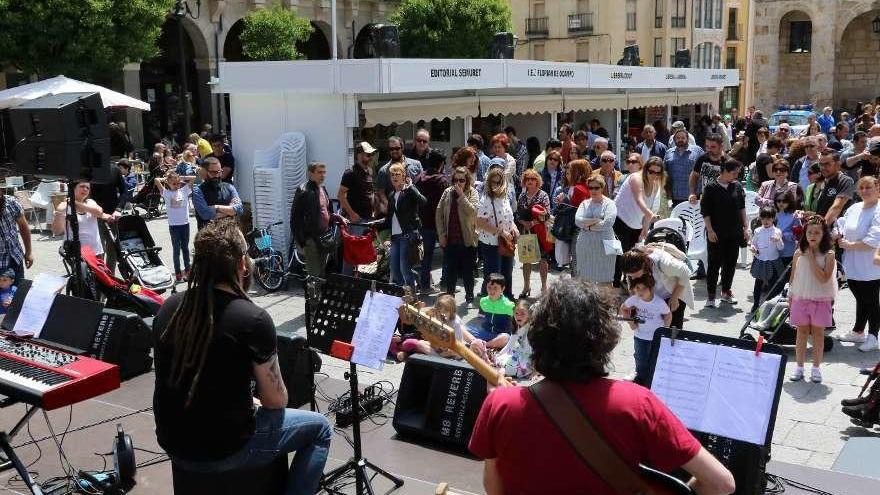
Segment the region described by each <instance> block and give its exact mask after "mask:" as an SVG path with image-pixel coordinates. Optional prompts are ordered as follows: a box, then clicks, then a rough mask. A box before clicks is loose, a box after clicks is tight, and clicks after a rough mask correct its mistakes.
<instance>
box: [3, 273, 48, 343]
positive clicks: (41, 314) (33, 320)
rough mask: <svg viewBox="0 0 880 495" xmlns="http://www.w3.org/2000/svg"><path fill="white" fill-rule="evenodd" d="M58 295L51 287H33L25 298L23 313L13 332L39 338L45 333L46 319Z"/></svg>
mask: <svg viewBox="0 0 880 495" xmlns="http://www.w3.org/2000/svg"><path fill="white" fill-rule="evenodd" d="M56 295H57V292H56V291H54V290H53V289H52V286H51V285H36V284H34V285H32V286H31V288H30V290H28V293H27V295H26V296H25V297H24V303H23V304H22V305H21V311H20V312H19V313H18V319H16V320H15V326H14V327H12V331H13V332H15V334H16V335H22V336H24V335H32V336H33V337H34V338H38V337H39V336H40V333H42V331H43V325H45V324H46V318H48V317H49V310H50V309H52V302H53V301H54V300H55V296H56Z"/></svg>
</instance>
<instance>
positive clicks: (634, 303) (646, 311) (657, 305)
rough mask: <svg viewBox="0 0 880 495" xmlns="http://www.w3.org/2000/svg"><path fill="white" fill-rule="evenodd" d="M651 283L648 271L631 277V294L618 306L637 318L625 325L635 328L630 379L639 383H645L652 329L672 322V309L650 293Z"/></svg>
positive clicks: (652, 334) (652, 286)
mask: <svg viewBox="0 0 880 495" xmlns="http://www.w3.org/2000/svg"><path fill="white" fill-rule="evenodd" d="M654 284H655V282H654V276H653V275H651V273H650V272H645V273H644V274H642V276H641V277H637V278H634V279H632V280H631V281H630V287H631V288H632V290H633V293H634V294H633V295H632V296H630V297H629V298H628V299H627V300H626V301H624V303H623V304H622V305H621V306H620V314H621V315H623V316H624V317H629V318H634V319H635V318H638V319H639V321H638V322H636V321H630V322H629V326H630V328H632V329H633V330H635V331H636V334H635V338H634V339H633V345H634V351H635V352H634V355H633V357H634V358H635V361H636V377H635V380H633V381H634V382H636V383H638V384H640V385H645V384H646V380H647V373H648V360H649V358H650V356H651V342H652V341H653V340H654V332H655V331H656V330H657V329H658V328H660V327H661V326H665V327H668V326H669V325H670V324H671V323H672V312H671V311H670V310H669V306H668V305H667V304H666V301H664V300H663V298H661V297H657V296H656V295H654Z"/></svg>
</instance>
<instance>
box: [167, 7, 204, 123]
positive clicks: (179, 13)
mask: <svg viewBox="0 0 880 495" xmlns="http://www.w3.org/2000/svg"><path fill="white" fill-rule="evenodd" d="M171 15H173V16H174V18H175V19H177V49H178V52H179V54H180V86H179V88H180V98H179V99H180V104H181V105H183V138H184V140H186V139H187V138H188V137H189V131H190V120H192V115H190V107H189V99H188V98H187V93H188V92H189V91H188V88H187V75H186V57H185V56H184V55H185V53H184V51H183V19H184V18H186V16H189V17H190V18H191V19H193V20H196V19H198V18H199V17H200V16H201V15H202V0H196V13H195V15H193V12H192V10H191V9H190V8H189V3H188V2H187V0H176V2H175V3H174V7H172V10H171Z"/></svg>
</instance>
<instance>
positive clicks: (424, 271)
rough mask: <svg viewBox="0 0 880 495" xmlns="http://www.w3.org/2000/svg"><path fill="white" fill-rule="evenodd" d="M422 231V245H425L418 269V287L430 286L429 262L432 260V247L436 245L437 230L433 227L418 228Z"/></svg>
mask: <svg viewBox="0 0 880 495" xmlns="http://www.w3.org/2000/svg"><path fill="white" fill-rule="evenodd" d="M419 230H420V232H421V233H422V245H423V246H424V247H425V256H424V257H423V258H422V267H421V269H420V270H419V287H422V288H425V289H427V288H429V287H431V262H432V261H434V247H435V246H436V245H437V231H436V230H434V229H419Z"/></svg>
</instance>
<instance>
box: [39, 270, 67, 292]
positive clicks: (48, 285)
mask: <svg viewBox="0 0 880 495" xmlns="http://www.w3.org/2000/svg"><path fill="white" fill-rule="evenodd" d="M66 283H67V277H62V276H60V275H52V274H51V273H40V274H38V275H37V277H36V278H35V279H34V281H33V283H32V284H31V287H32V288H33V287H43V288H45V289H46V290H50V291H52V292H60V291H61V289H63V288H64V285H65V284H66Z"/></svg>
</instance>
